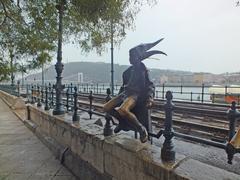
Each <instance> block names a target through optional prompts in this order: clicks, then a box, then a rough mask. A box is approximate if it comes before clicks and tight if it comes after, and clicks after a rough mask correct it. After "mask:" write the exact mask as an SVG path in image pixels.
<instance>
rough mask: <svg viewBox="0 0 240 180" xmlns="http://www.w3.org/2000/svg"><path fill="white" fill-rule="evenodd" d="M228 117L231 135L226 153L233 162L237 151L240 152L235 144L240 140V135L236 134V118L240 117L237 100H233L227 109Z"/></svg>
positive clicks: (229, 160)
mask: <svg viewBox="0 0 240 180" xmlns="http://www.w3.org/2000/svg"><path fill="white" fill-rule="evenodd" d="M227 117H228V121H229V135H228V143H227V145H226V153H227V156H228V163H229V164H232V159H233V156H234V154H235V153H238V152H240V149H237V148H236V147H235V146H234V145H235V143H237V142H238V141H239V140H238V139H239V137H238V136H236V134H235V131H236V120H237V118H239V117H240V112H239V111H238V110H237V107H236V102H235V101H233V102H232V105H231V107H230V108H229V110H228V111H227Z"/></svg>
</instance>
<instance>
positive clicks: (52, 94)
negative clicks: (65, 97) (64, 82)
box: [51, 85, 54, 108]
mask: <svg viewBox="0 0 240 180" xmlns="http://www.w3.org/2000/svg"><path fill="white" fill-rule="evenodd" d="M53 106H54V85H52V87H51V107H52V108H53Z"/></svg>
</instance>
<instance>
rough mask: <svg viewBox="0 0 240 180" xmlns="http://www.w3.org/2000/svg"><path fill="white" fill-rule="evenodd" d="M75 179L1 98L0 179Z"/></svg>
mask: <svg viewBox="0 0 240 180" xmlns="http://www.w3.org/2000/svg"><path fill="white" fill-rule="evenodd" d="M38 179H43V180H75V177H74V176H73V175H72V174H71V173H70V172H69V171H68V170H67V169H66V168H65V167H63V166H62V165H61V164H60V162H59V161H58V160H56V159H55V157H54V156H53V155H52V153H51V152H50V150H49V149H48V148H47V147H46V146H45V145H44V144H42V142H41V141H40V140H39V139H38V138H37V137H36V136H35V135H34V134H33V133H32V132H31V131H30V130H29V129H28V128H27V127H25V125H24V124H23V123H22V122H21V121H20V120H19V119H18V118H17V117H16V116H15V115H14V114H13V112H12V111H11V110H10V109H9V107H8V106H7V105H6V104H5V103H4V102H3V101H2V100H1V99H0V180H38Z"/></svg>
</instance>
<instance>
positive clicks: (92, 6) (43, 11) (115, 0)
mask: <svg viewBox="0 0 240 180" xmlns="http://www.w3.org/2000/svg"><path fill="white" fill-rule="evenodd" d="M57 2H63V3H66V6H65V11H64V13H65V15H64V16H63V37H64V39H63V40H64V42H66V43H68V42H74V43H77V44H79V46H80V47H81V50H82V51H84V52H89V51H91V50H93V49H96V51H97V52H98V53H99V54H101V52H102V51H103V50H104V49H105V46H106V44H107V43H109V42H110V40H111V24H112V23H114V35H115V38H114V40H115V43H120V42H121V40H122V39H123V38H124V37H125V34H124V33H123V30H124V29H132V28H134V20H135V17H136V14H137V13H138V12H139V10H140V7H141V6H142V5H143V4H145V3H146V2H147V3H149V4H153V3H155V2H156V0H124V1H122V0H101V1H99V0H57ZM56 5H57V4H56V0H41V1H39V0H27V1H25V0H16V1H6V0H0V8H1V9H3V11H2V12H0V29H1V31H0V43H1V44H2V43H5V44H6V40H11V44H12V45H14V48H13V51H12V55H14V57H15V56H17V55H18V56H19V57H21V58H22V57H24V58H25V59H28V60H29V59H30V61H28V62H30V63H33V64H35V63H36V60H38V59H42V58H39V57H41V56H42V55H43V54H46V53H47V54H48V55H49V57H52V54H53V52H54V51H55V50H56V47H57V38H58V28H57V25H58V18H57V17H58V14H57V10H55V6H56ZM9 34H10V35H12V34H13V35H14V36H13V37H9V36H8V35H9ZM2 37H4V38H2ZM9 47H10V46H5V47H4V48H7V49H9ZM9 56H10V55H9ZM46 61H48V60H46ZM41 63H43V61H41ZM41 63H40V64H41Z"/></svg>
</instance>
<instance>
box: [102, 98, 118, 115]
mask: <svg viewBox="0 0 240 180" xmlns="http://www.w3.org/2000/svg"><path fill="white" fill-rule="evenodd" d="M121 102H122V96H121V95H119V96H116V97H114V98H112V99H111V100H110V101H108V102H106V103H105V104H104V105H103V111H104V112H108V113H110V112H111V111H112V110H113V109H114V108H115V107H116V106H118V105H119V104H121Z"/></svg>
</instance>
